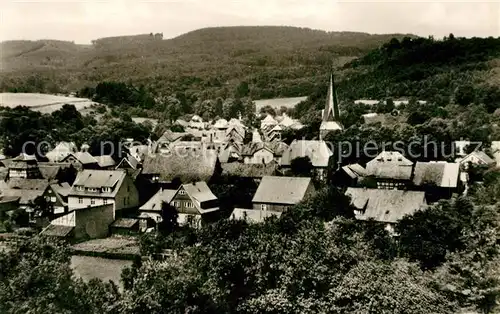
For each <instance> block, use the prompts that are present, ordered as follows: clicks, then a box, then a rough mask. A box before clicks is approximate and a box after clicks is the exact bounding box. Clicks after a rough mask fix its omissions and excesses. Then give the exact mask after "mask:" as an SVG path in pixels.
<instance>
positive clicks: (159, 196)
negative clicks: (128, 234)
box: [139, 189, 177, 211]
mask: <svg viewBox="0 0 500 314" xmlns="http://www.w3.org/2000/svg"><path fill="white" fill-rule="evenodd" d="M175 193H177V190H168V189H165V190H159V191H158V192H156V194H155V195H153V197H151V198H150V199H149V200H148V201H147V202H146V203H145V204H144V205H142V206H141V208H139V210H145V211H161V207H162V205H163V203H167V204H168V203H170V201H171V200H172V198H173V197H174V195H175Z"/></svg>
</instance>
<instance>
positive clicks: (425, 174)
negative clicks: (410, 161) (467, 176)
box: [413, 162, 460, 188]
mask: <svg viewBox="0 0 500 314" xmlns="http://www.w3.org/2000/svg"><path fill="white" fill-rule="evenodd" d="M459 177H460V164H459V163H449V162H417V164H416V165H415V171H414V173H413V183H414V184H415V185H417V186H421V185H435V186H438V187H445V188H456V187H457V186H458V180H459Z"/></svg>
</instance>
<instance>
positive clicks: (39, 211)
mask: <svg viewBox="0 0 500 314" xmlns="http://www.w3.org/2000/svg"><path fill="white" fill-rule="evenodd" d="M31 206H32V208H33V216H34V217H39V218H48V219H49V220H52V219H53V216H54V204H52V203H51V202H49V201H47V200H46V199H45V197H43V196H38V197H37V198H35V200H34V201H33V203H32V204H31Z"/></svg>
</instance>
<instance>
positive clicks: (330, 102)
mask: <svg viewBox="0 0 500 314" xmlns="http://www.w3.org/2000/svg"><path fill="white" fill-rule="evenodd" d="M342 129H343V127H342V124H341V123H340V113H339V103H338V100H337V92H336V90H335V81H334V79H333V71H332V72H330V84H329V85H328V95H327V96H326V104H325V109H324V110H323V117H322V122H321V126H320V129H319V130H320V132H319V137H320V140H321V139H324V138H325V136H326V134H327V133H328V132H332V131H342Z"/></svg>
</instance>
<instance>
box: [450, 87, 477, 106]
mask: <svg viewBox="0 0 500 314" xmlns="http://www.w3.org/2000/svg"><path fill="white" fill-rule="evenodd" d="M474 99H475V91H474V87H472V85H462V86H459V87H457V89H456V91H455V102H456V103H457V104H459V105H461V106H467V105H469V104H471V103H472V102H473V101H474Z"/></svg>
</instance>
